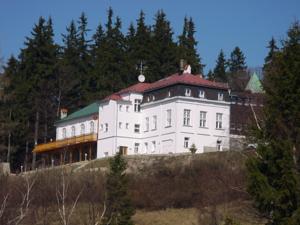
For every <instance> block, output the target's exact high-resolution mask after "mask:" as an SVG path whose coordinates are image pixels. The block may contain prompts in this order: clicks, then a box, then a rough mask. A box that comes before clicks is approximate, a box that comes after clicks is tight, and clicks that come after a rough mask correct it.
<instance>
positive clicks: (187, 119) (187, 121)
mask: <svg viewBox="0 0 300 225" xmlns="http://www.w3.org/2000/svg"><path fill="white" fill-rule="evenodd" d="M183 126H191V110H190V109H184V111H183Z"/></svg>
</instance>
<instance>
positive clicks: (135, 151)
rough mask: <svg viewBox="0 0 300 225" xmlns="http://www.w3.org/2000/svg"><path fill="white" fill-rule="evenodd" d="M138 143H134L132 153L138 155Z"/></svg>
mask: <svg viewBox="0 0 300 225" xmlns="http://www.w3.org/2000/svg"><path fill="white" fill-rule="evenodd" d="M139 148H140V143H134V153H135V154H137V153H139Z"/></svg>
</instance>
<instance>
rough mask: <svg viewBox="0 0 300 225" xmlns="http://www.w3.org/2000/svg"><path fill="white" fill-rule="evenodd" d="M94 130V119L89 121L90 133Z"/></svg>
mask: <svg viewBox="0 0 300 225" xmlns="http://www.w3.org/2000/svg"><path fill="white" fill-rule="evenodd" d="M94 131H95V123H94V121H91V122H90V133H94Z"/></svg>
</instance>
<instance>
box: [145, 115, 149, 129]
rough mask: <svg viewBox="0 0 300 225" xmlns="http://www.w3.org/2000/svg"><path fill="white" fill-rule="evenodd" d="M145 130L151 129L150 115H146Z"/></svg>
mask: <svg viewBox="0 0 300 225" xmlns="http://www.w3.org/2000/svg"><path fill="white" fill-rule="evenodd" d="M145 131H149V117H146V124H145Z"/></svg>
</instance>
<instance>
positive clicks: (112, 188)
mask: <svg viewBox="0 0 300 225" xmlns="http://www.w3.org/2000/svg"><path fill="white" fill-rule="evenodd" d="M109 167H110V171H109V174H108V175H107V180H106V192H107V197H106V205H107V209H106V212H105V217H104V222H103V224H111V225H132V224H133V222H132V220H131V217H132V216H133V215H134V212H135V210H134V208H133V206H132V204H131V202H130V198H129V196H128V178H127V175H126V173H125V170H126V167H127V163H126V161H125V159H124V158H123V156H122V155H121V153H120V152H119V153H117V154H116V155H115V156H114V158H112V159H111V160H110V166H109Z"/></svg>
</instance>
